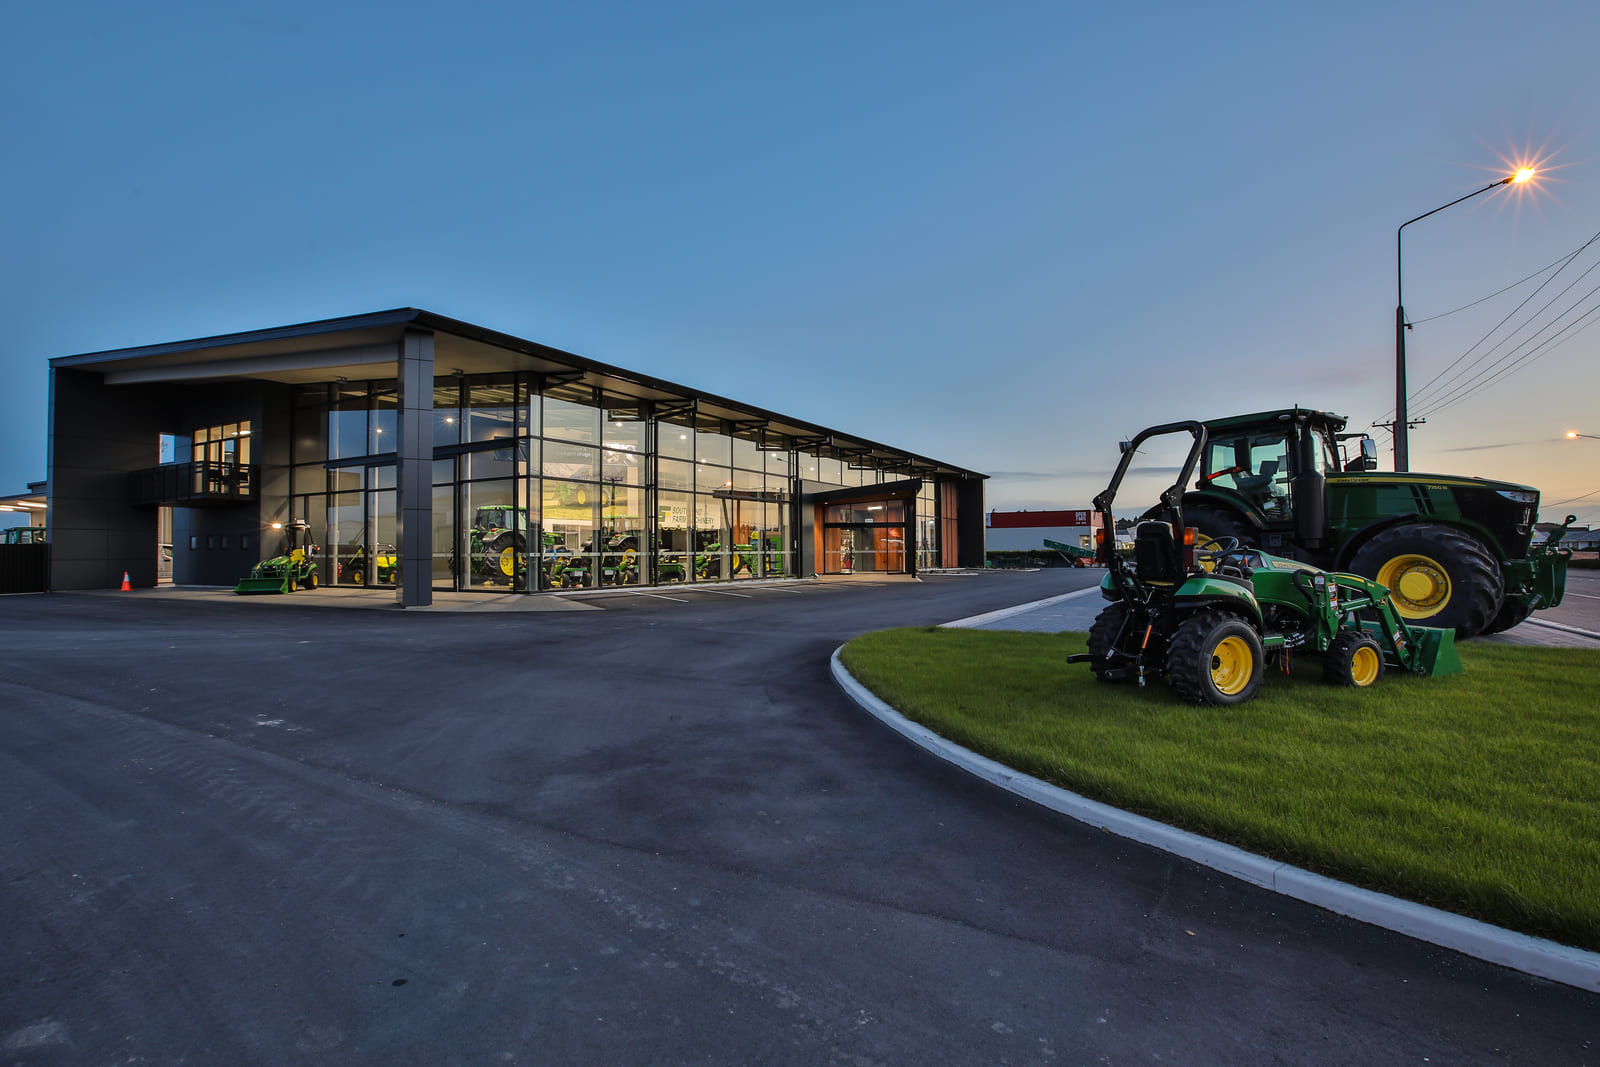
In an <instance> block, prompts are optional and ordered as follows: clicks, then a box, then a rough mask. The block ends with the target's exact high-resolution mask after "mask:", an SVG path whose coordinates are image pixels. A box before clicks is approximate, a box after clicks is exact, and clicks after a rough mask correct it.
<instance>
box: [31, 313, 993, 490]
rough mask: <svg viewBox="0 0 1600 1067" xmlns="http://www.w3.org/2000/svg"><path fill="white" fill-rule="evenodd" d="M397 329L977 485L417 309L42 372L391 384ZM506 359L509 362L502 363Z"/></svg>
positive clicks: (464, 367) (498, 368) (736, 426)
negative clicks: (428, 333)
mask: <svg viewBox="0 0 1600 1067" xmlns="http://www.w3.org/2000/svg"><path fill="white" fill-rule="evenodd" d="M407 329H421V330H429V331H431V332H432V333H433V334H434V368H435V372H436V376H437V375H438V372H441V371H442V372H444V373H445V374H455V373H461V374H467V375H475V374H497V373H506V372H508V371H515V372H524V373H532V374H538V375H545V376H549V377H555V378H561V379H565V380H569V381H574V382H582V383H583V384H587V385H592V386H598V387H601V388H603V389H605V390H606V391H608V392H611V393H615V394H617V395H619V396H623V397H627V398H629V399H632V400H650V401H655V402H658V403H662V404H666V405H671V404H674V403H680V404H688V403H690V402H694V403H695V404H696V406H697V413H698V414H699V415H701V416H708V417H710V418H713V419H718V420H722V421H725V422H728V423H731V424H732V425H733V430H734V433H735V435H736V436H740V437H745V438H747V439H755V440H757V441H758V442H763V440H765V441H770V442H772V444H773V445H774V446H777V447H788V446H790V445H793V446H794V447H797V448H801V449H805V450H807V451H818V450H820V451H823V452H826V453H828V454H831V455H835V456H838V457H841V458H843V459H846V460H848V461H850V462H851V463H853V464H861V465H865V464H866V463H867V462H868V461H870V462H871V464H872V465H874V466H881V467H883V468H885V469H886V470H890V471H896V472H900V473H904V474H907V475H912V476H924V477H925V476H929V475H936V474H938V475H945V476H947V477H958V478H987V477H988V476H987V475H984V474H980V473H978V472H977V471H971V470H967V469H965V468H962V467H956V466H953V465H951V464H948V463H941V462H939V461H938V460H933V459H929V458H927V457H925V456H919V455H915V454H913V453H910V452H906V451H904V450H903V449H898V448H892V447H890V446H888V445H884V444H880V443H878V442H875V441H870V440H867V439H865V438H862V437H857V436H855V435H853V434H843V433H840V432H839V431H837V430H830V429H828V428H827V427H823V426H818V425H816V424H815V423H810V422H806V421H804V420H801V419H793V418H790V417H788V416H784V415H779V414H777V413H776V412H772V411H767V410H765V409H763V408H758V407H753V406H751V405H749V404H744V403H741V402H739V401H735V400H730V399H728V398H726V397H721V396H717V395H715V394H712V393H706V392H702V391H700V390H698V389H694V388H691V387H689V386H684V385H677V384H674V383H672V382H668V381H664V380H662V379H660V378H653V377H651V376H649V375H644V374H639V373H636V372H634V371H629V370H625V369H623V368H621V367H614V366H611V365H610V364H606V363H600V362H598V361H596V360H592V359H588V358H586V357H584V356H579V355H575V354H574V353H571V352H564V351H562V350H561V349H558V348H551V347H550V346H548V345H541V344H538V343H537V342H534V341H528V340H524V339H523V338H520V337H513V336H512V335H510V334H504V333H499V332H497V331H495V330H490V329H487V328H485V327H482V326H475V325H473V324H472V323H468V322H461V321H460V320H458V319H451V318H447V317H445V316H443V315H436V314H434V313H432V312H430V311H423V310H420V309H418V308H395V309H392V310H389V311H378V312H373V313H370V314H366V315H354V316H349V317H346V318H338V319H323V320H321V321H318V322H307V323H300V324H298V325H293V326H280V327H276V328H273V329H268V330H251V331H248V332H245V333H234V334H224V335H221V336H218V337H203V338H197V339H194V340H189V341H174V342H170V343H167V344H158V345H143V346H140V347H138V348H122V349H114V350H111V351H106V352H86V353H83V354H81V355H75V356H61V357H59V358H56V359H52V360H51V361H50V366H51V367H52V368H69V369H72V370H83V371H91V372H94V373H97V374H101V375H103V376H104V379H105V381H106V384H108V385H131V384H136V383H151V384H153V383H178V382H184V383H201V382H220V381H234V380H240V379H260V380H266V381H274V382H281V383H285V384H289V385H305V384H313V383H317V382H327V381H333V380H336V379H339V378H347V379H350V380H352V381H362V380H369V379H376V380H383V379H392V378H393V377H394V376H395V367H396V359H397V353H398V346H399V342H400V339H401V337H402V335H403V334H404V333H405V331H406V330H407ZM508 354H509V356H510V358H509V359H508V358H507V357H508Z"/></svg>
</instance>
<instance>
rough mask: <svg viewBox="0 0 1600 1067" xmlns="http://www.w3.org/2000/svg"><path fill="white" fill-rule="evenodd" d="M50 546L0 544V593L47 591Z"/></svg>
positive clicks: (48, 585)
mask: <svg viewBox="0 0 1600 1067" xmlns="http://www.w3.org/2000/svg"><path fill="white" fill-rule="evenodd" d="M49 591H50V546H49V545H48V544H43V543H41V544H36V545H0V593H48V592H49Z"/></svg>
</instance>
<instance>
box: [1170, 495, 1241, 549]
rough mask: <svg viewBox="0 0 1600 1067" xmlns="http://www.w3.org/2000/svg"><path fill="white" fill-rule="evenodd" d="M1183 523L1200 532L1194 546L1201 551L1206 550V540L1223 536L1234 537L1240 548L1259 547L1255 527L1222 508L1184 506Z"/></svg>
mask: <svg viewBox="0 0 1600 1067" xmlns="http://www.w3.org/2000/svg"><path fill="white" fill-rule="evenodd" d="M1183 524H1184V525H1185V526H1193V527H1194V528H1195V529H1196V530H1198V531H1199V532H1200V536H1199V537H1198V538H1197V539H1196V541H1195V546H1196V547H1197V548H1199V549H1200V550H1201V551H1205V550H1206V543H1207V542H1208V541H1217V540H1220V539H1222V538H1224V537H1232V538H1234V539H1235V540H1237V541H1238V542H1239V545H1240V547H1242V548H1258V547H1260V537H1259V535H1258V534H1257V533H1256V529H1255V527H1253V526H1251V525H1250V524H1249V523H1247V522H1245V521H1244V519H1242V518H1240V517H1239V516H1238V515H1236V514H1234V513H1233V512H1231V511H1227V510H1225V509H1223V508H1216V507H1207V506H1206V505H1204V504H1196V505H1195V506H1194V507H1192V508H1184V509H1183Z"/></svg>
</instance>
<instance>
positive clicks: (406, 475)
mask: <svg viewBox="0 0 1600 1067" xmlns="http://www.w3.org/2000/svg"><path fill="white" fill-rule="evenodd" d="M399 371H400V373H399V379H400V413H399V414H400V420H399V421H400V440H399V442H398V447H399V455H398V456H396V457H395V459H396V465H397V468H398V469H397V470H396V476H397V479H398V483H399V499H398V500H397V501H396V507H397V508H398V512H399V513H398V515H397V516H396V518H397V519H398V522H397V524H396V525H397V530H396V536H397V538H398V540H399V544H397V545H396V546H395V549H396V551H397V552H398V553H399V555H400V587H399V588H398V589H397V590H396V591H395V595H396V599H397V600H398V601H399V603H400V606H401V607H403V608H418V607H426V606H427V605H429V604H431V603H433V334H431V333H425V332H423V331H421V330H407V331H406V332H405V334H404V335H403V336H402V337H401V338H400V366H399Z"/></svg>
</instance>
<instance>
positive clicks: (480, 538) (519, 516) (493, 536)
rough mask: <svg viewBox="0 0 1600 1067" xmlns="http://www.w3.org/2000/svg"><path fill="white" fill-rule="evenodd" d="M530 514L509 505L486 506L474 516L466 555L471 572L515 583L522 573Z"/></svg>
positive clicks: (496, 580)
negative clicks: (469, 562) (470, 564)
mask: <svg viewBox="0 0 1600 1067" xmlns="http://www.w3.org/2000/svg"><path fill="white" fill-rule="evenodd" d="M527 532H528V512H527V510H526V509H524V508H515V507H512V506H511V505H510V504H484V505H481V506H480V507H479V508H478V510H477V511H476V512H474V513H473V516H472V530H471V532H470V533H469V535H468V546H467V555H468V558H469V559H471V561H472V569H473V571H474V572H476V573H479V574H485V575H488V576H489V580H490V581H495V582H503V583H505V584H508V585H509V584H512V583H513V582H514V581H515V580H516V579H517V577H518V576H519V575H520V574H521V573H522V554H523V550H524V547H525V546H526V544H527V540H526V539H527Z"/></svg>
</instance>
